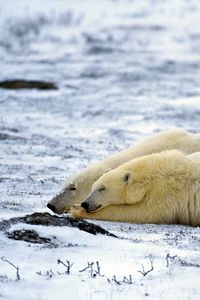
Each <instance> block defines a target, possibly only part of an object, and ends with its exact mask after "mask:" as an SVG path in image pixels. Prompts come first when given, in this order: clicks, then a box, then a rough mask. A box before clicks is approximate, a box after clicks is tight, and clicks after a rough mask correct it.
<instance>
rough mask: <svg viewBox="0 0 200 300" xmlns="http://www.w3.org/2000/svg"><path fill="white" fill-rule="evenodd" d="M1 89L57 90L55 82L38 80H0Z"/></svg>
mask: <svg viewBox="0 0 200 300" xmlns="http://www.w3.org/2000/svg"><path fill="white" fill-rule="evenodd" d="M0 88H2V89H14V90H16V89H39V90H57V89H58V87H57V86H56V84H55V83H53V82H49V81H40V80H24V79H22V80H21V79H19V80H5V81H1V82H0Z"/></svg>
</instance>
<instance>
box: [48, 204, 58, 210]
mask: <svg viewBox="0 0 200 300" xmlns="http://www.w3.org/2000/svg"><path fill="white" fill-rule="evenodd" d="M47 207H48V208H49V209H51V210H52V211H53V212H55V210H56V209H55V206H54V205H52V204H50V203H48V204H47Z"/></svg>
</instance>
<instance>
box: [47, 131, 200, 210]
mask: <svg viewBox="0 0 200 300" xmlns="http://www.w3.org/2000/svg"><path fill="white" fill-rule="evenodd" d="M170 149H177V150H181V151H183V152H185V153H187V154H190V153H193V152H197V151H200V134H192V133H189V132H187V131H184V130H180V129H175V130H169V131H165V132H161V133H159V134H156V135H154V136H152V137H150V138H147V139H146V140H144V141H143V142H141V143H139V144H138V145H136V146H133V147H131V148H129V149H127V150H124V151H121V152H119V153H117V154H114V155H112V156H110V157H108V158H106V159H104V160H102V161H100V162H97V163H94V164H92V165H90V166H89V167H88V168H86V169H84V170H83V171H82V172H80V173H78V174H75V175H74V176H72V177H71V178H69V180H68V181H67V183H66V185H65V187H64V189H63V190H62V191H61V192H60V193H59V194H58V195H56V196H55V197H54V198H53V199H52V200H51V201H50V202H49V203H48V204H47V206H48V208H50V209H51V210H52V211H54V212H55V213H57V214H61V213H63V212H65V211H68V210H69V209H70V208H71V207H72V206H73V204H75V203H79V204H80V203H81V202H82V201H83V200H84V199H85V197H86V196H87V195H88V193H89V192H90V190H91V186H92V184H93V183H94V182H95V181H96V180H97V179H98V178H99V177H101V176H102V175H103V174H104V173H106V172H108V171H110V170H112V169H114V168H117V167H118V166H120V165H121V164H123V163H125V162H127V161H129V160H131V159H133V158H137V157H140V156H143V155H147V154H151V153H155V152H160V151H163V150H170Z"/></svg>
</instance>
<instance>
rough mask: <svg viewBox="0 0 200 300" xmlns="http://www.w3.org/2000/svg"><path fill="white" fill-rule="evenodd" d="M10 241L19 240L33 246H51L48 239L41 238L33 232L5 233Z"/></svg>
mask: <svg viewBox="0 0 200 300" xmlns="http://www.w3.org/2000/svg"><path fill="white" fill-rule="evenodd" d="M7 235H8V237H9V238H10V239H14V240H21V241H25V242H29V243H34V244H52V243H51V239H50V238H46V237H41V236H39V234H38V233H37V232H36V231H34V230H26V229H22V230H14V231H12V232H9V233H7Z"/></svg>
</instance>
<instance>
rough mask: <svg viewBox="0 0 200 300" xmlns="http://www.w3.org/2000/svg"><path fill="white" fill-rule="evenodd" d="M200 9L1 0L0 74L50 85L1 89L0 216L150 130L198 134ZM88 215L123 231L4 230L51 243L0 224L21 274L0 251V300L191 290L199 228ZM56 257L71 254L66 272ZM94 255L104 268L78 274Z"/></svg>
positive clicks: (40, 205)
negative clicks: (24, 239) (108, 233)
mask: <svg viewBox="0 0 200 300" xmlns="http://www.w3.org/2000/svg"><path fill="white" fill-rule="evenodd" d="M199 14H200V4H199V1H195V0H191V1H186V0H185V1H184V0H179V1H172V0H169V1H165V2H163V1H159V0H156V1H139V0H138V1H136V0H135V1H128V0H124V1H122V0H118V1H111V0H103V1H92V0H86V1H81V0H79V1H78V0H71V1H70V0H69V1H64V0H63V1H61V0H58V1H53V0H34V1H28V0H21V1H14V0H7V1H3V0H0V70H1V72H0V81H2V80H6V79H34V80H46V81H53V82H55V83H56V84H57V86H58V90H55V91H37V90H17V91H14V90H3V89H2V90H0V219H9V218H10V217H14V216H20V215H25V214H26V213H31V212H34V211H47V209H46V207H45V206H46V203H47V202H48V200H49V199H50V198H51V197H52V196H53V195H54V194H55V193H56V192H58V191H59V190H60V189H61V187H62V186H63V184H64V182H65V180H66V178H67V176H69V175H71V174H72V173H76V172H77V171H79V170H81V169H82V168H84V167H86V166H87V165H88V164H89V163H90V162H93V161H96V160H98V159H101V158H103V157H105V156H107V155H109V154H111V153H114V152H116V151H119V150H121V149H124V148H127V147H129V146H131V145H133V144H134V143H136V142H138V141H140V140H142V139H143V138H145V137H146V136H148V135H150V134H153V133H156V132H159V131H161V130H164V129H169V128H174V127H181V128H184V129H186V130H191V131H192V132H199V131H200V130H199V117H200V108H199V103H200V88H199V81H200V34H199V32H200V19H199ZM96 223H98V224H100V225H101V226H102V227H104V228H106V229H108V230H109V231H111V232H113V233H115V234H116V235H117V236H119V237H121V238H120V239H116V238H112V237H108V236H101V235H97V236H93V235H90V234H88V233H85V232H81V231H79V230H78V229H74V228H73V229H72V228H68V227H61V228H59V227H47V228H46V227H45V226H35V225H24V224H17V225H12V226H11V228H10V229H9V230H10V232H12V231H13V230H15V229H34V230H35V231H37V232H38V233H39V234H40V236H44V237H50V238H51V239H52V241H54V244H55V245H54V246H52V247H50V246H44V245H38V244H37V245H36V244H31V243H26V242H22V241H13V240H11V239H8V238H7V236H6V235H5V233H4V232H0V257H5V258H6V259H7V260H9V261H10V262H12V263H14V264H15V265H16V266H17V265H18V266H19V274H20V278H21V279H20V280H18V281H16V270H15V268H14V267H13V266H11V265H9V263H8V262H6V261H3V260H0V298H3V299H16V300H18V299H27V298H28V299H44V300H46V299H47V300H48V299H57V298H58V299H83V300H84V299H92V300H93V299H133V298H135V299H146V298H147V299H180V300H184V299H199V294H200V287H199V286H200V279H199V278H200V276H199V275H200V267H199V266H200V259H199V254H200V251H199V248H200V230H199V228H190V227H182V226H156V225H142V226H139V225H130V224H112V223H107V222H96ZM168 256H170V257H171V258H170V257H169V258H168V259H167V257H168ZM174 256H175V257H174ZM172 257H173V258H172ZM58 259H60V260H61V261H63V262H66V260H69V261H70V262H71V263H73V266H72V268H71V272H70V274H69V275H67V274H62V273H64V272H65V271H66V268H65V267H64V266H63V265H62V263H60V264H58V263H57V260H58ZM96 261H98V262H99V264H100V267H101V274H102V275H104V276H99V275H98V274H97V275H96V276H95V278H92V277H91V274H90V270H89V269H88V270H86V271H84V272H79V271H80V270H82V269H84V268H85V267H86V266H87V264H88V262H89V263H91V262H94V265H93V268H94V270H96V267H97V265H96ZM167 261H168V266H167ZM151 264H152V265H153V270H152V271H151V272H149V273H148V274H147V275H146V276H144V275H143V274H142V273H140V272H138V271H142V265H143V266H144V270H145V271H148V270H150V269H151ZM50 270H51V271H50ZM57 272H59V273H57ZM60 273H61V274H60ZM129 275H131V276H132V282H131V284H128V283H127V282H123V278H124V276H126V277H127V278H129ZM113 276H116V281H117V282H118V281H120V284H119V282H118V283H117V282H116V281H114V280H113ZM125 281H127V280H125Z"/></svg>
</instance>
